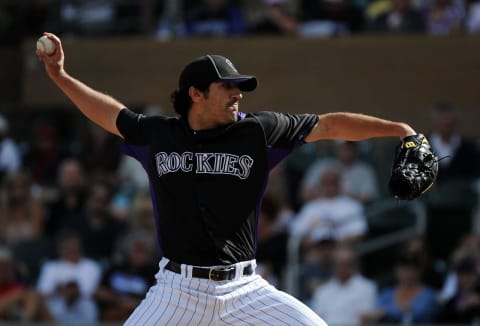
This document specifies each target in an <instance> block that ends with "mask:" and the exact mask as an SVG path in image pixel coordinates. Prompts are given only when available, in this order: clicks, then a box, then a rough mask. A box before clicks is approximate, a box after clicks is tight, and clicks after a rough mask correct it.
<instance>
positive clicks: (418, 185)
mask: <svg viewBox="0 0 480 326" xmlns="http://www.w3.org/2000/svg"><path fill="white" fill-rule="evenodd" d="M437 174H438V158H437V156H436V155H435V153H434V152H433V150H432V148H431V146H430V144H429V143H428V140H427V138H426V137H425V136H424V135H423V134H417V135H412V136H408V137H405V138H404V139H403V140H402V142H401V143H400V144H399V145H398V147H397V152H396V154H395V160H394V161H393V166H392V173H391V175H390V181H389V183H388V188H389V189H390V192H391V193H392V195H394V196H395V197H396V198H398V199H402V200H412V199H415V198H417V197H418V196H420V195H421V194H423V193H424V192H426V191H427V190H428V189H430V187H431V186H432V185H433V183H434V182H435V179H436V178H437Z"/></svg>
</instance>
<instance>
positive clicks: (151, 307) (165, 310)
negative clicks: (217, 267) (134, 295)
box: [124, 258, 327, 326]
mask: <svg viewBox="0 0 480 326" xmlns="http://www.w3.org/2000/svg"><path fill="white" fill-rule="evenodd" d="M167 263H168V259H165V258H162V260H161V261H160V264H159V265H160V271H159V272H158V273H157V274H156V275H155V277H156V279H157V284H156V285H154V286H152V287H151V288H150V290H149V291H148V293H147V295H146V298H145V299H144V300H143V301H142V302H141V303H140V305H139V306H138V307H137V308H136V309H135V311H134V312H133V313H132V314H131V315H130V317H129V318H128V320H127V321H126V322H125V324H124V326H164V325H179V326H183V325H192V326H193V325H195V326H197V325H202V326H203V325H216V326H220V325H222V326H223V325H235V326H237V325H238V326H240V325H253V326H260V325H272V326H277V325H279V326H281V325H283V326H326V325H327V324H326V323H325V322H324V321H323V320H322V319H321V318H320V317H319V316H318V315H316V314H315V313H314V312H313V311H312V310H311V309H310V308H308V307H307V306H306V305H304V304H303V303H301V302H300V301H298V300H297V299H295V298H294V297H292V296H290V295H288V294H287V293H284V292H281V291H279V290H277V289H275V288H274V287H273V286H271V285H270V284H268V282H267V281H265V280H264V279H263V278H262V277H260V276H259V275H256V274H253V275H250V276H241V271H243V267H244V266H246V265H247V264H249V263H253V264H254V265H253V266H255V261H249V262H242V263H238V264H236V271H237V272H236V275H237V277H235V279H234V280H232V281H225V282H215V281H210V280H206V279H199V278H192V277H191V275H192V274H191V271H192V267H191V266H187V265H182V274H181V275H180V274H176V273H174V272H171V271H169V270H165V265H166V264H167Z"/></svg>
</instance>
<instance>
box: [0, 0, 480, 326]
mask: <svg viewBox="0 0 480 326" xmlns="http://www.w3.org/2000/svg"><path fill="white" fill-rule="evenodd" d="M395 1H397V0H395ZM402 1H403V0H402ZM86 2H87V1H85V3H86ZM100 2H102V1H100ZM39 3H42V2H41V1H39ZM79 3H80V2H78V4H79ZM82 3H83V2H82ZM144 111H146V113H147V114H150V113H151V112H150V111H151V110H150V108H148V109H147V110H144ZM431 118H432V121H431V122H432V127H431V130H430V131H429V133H428V138H429V140H430V142H431V145H432V146H433V147H434V149H435V150H436V152H437V153H438V155H439V157H440V162H439V164H440V174H439V178H438V182H437V184H436V185H435V187H434V189H433V190H432V191H431V192H430V193H429V194H427V195H426V196H424V197H422V201H424V205H425V206H426V207H427V212H428V221H429V222H428V226H427V228H426V230H424V232H423V233H412V234H410V235H409V237H408V238H406V239H403V240H402V241H400V242H398V243H395V244H394V245H391V246H389V247H385V248H382V250H379V251H378V252H373V253H369V255H372V256H371V257H368V255H367V254H365V252H363V253H362V252H361V251H359V250H358V249H359V248H361V246H362V244H365V243H366V242H368V241H369V240H371V239H372V237H373V233H374V228H375V225H374V221H373V219H371V217H370V214H371V213H370V212H371V211H372V210H374V208H375V207H377V206H378V205H379V204H380V203H383V202H385V201H389V200H391V199H389V197H390V196H389V195H388V192H387V190H386V189H385V188H386V186H385V184H386V180H385V175H382V173H380V171H387V173H388V169H389V166H390V164H391V158H392V157H393V153H394V145H393V144H396V143H397V141H398V140H396V139H395V140H393V143H392V142H387V143H382V144H381V145H378V144H374V143H373V142H349V141H335V142H333V141H332V142H318V143H314V144H308V145H305V146H303V147H301V148H300V149H299V150H298V151H297V152H296V153H295V154H294V155H292V156H291V157H290V158H288V159H287V160H285V161H284V162H282V164H280V165H279V166H277V167H276V168H275V169H274V170H273V171H272V173H271V176H270V181H269V184H268V187H267V190H266V193H265V197H264V200H263V203H262V206H261V209H260V217H259V222H258V223H259V225H258V253H257V261H258V265H259V267H258V272H259V273H260V274H262V275H263V276H264V277H265V278H266V279H268V280H269V281H270V282H271V283H272V284H274V285H276V286H277V287H279V288H281V289H285V288H286V277H287V276H286V275H287V270H288V268H289V267H290V266H289V264H290V263H291V261H290V258H291V244H292V242H294V240H298V248H296V249H298V250H297V252H296V253H295V255H296V258H297V259H298V261H299V262H300V264H299V273H298V278H297V279H296V280H295V282H297V287H298V289H299V290H298V293H296V295H297V296H298V297H299V298H300V299H301V300H303V301H304V302H306V303H307V304H308V305H310V306H311V307H312V308H313V309H314V310H315V311H316V312H317V313H319V314H320V315H321V316H322V317H323V318H324V319H325V320H326V321H327V323H329V325H360V324H361V325H366V324H372V323H382V322H385V323H400V322H402V323H432V322H439V323H456V324H458V323H467V324H468V323H478V322H479V321H480V228H479V224H480V223H478V222H479V220H480V216H479V212H478V208H477V205H476V204H477V197H478V190H475V189H476V188H475V186H476V187H477V188H478V186H479V184H480V183H479V181H478V180H480V178H479V177H480V168H479V167H480V147H479V142H478V140H475V139H470V138H468V137H465V136H464V135H462V133H461V130H459V129H458V124H457V122H458V119H459V116H458V112H457V111H456V109H455V107H454V106H452V105H451V104H448V103H440V104H438V105H436V106H435V107H434V108H433V110H432V114H431ZM74 120H78V119H74ZM56 121H59V120H55V119H52V120H48V119H41V120H39V121H36V122H35V123H32V125H33V133H32V136H31V138H29V139H22V140H17V139H15V137H14V136H13V135H14V134H15V132H14V130H12V124H11V123H10V121H9V117H8V116H7V115H5V116H3V115H0V320H3V321H58V322H59V323H61V324H64V323H71V322H73V323H83V324H85V323H90V322H96V321H122V320H124V319H125V318H126V316H128V315H129V314H130V313H131V311H132V310H133V309H134V307H135V306H136V305H137V304H138V303H139V301H140V300H141V298H142V297H143V296H144V295H145V293H146V292H147V291H148V289H149V287H150V286H151V285H152V284H154V282H155V279H154V275H155V273H156V270H157V268H158V261H159V259H160V253H159V252H158V246H157V245H156V241H157V240H156V230H155V219H154V211H153V207H152V204H151V201H150V194H149V189H148V187H149V181H148V179H147V178H146V175H145V173H144V171H143V168H142V167H141V165H140V164H139V163H137V162H136V161H134V160H133V159H131V158H129V157H127V156H123V155H121V154H120V151H119V146H120V143H121V141H120V139H118V138H116V137H115V136H112V135H110V134H109V133H107V132H105V131H103V130H102V129H100V128H99V127H97V126H96V125H94V124H92V123H88V122H87V121H86V120H84V119H83V118H82V120H81V121H82V122H78V121H76V123H80V126H79V128H78V132H77V133H75V132H74V133H73V135H72V136H71V137H70V138H69V139H65V137H64V135H61V130H62V128H67V129H75V128H74V127H73V126H61V125H59V124H58V123H56ZM469 196H470V197H469ZM468 198H471V199H472V200H470V201H468V200H467V199H468ZM186 204H188V203H186ZM396 205H397V206H394V209H395V208H396V207H399V208H401V207H402V205H401V204H399V203H397V204H396ZM402 212H403V211H402ZM402 214H403V213H402ZM401 218H402V217H401ZM381 219H382V221H383V223H385V224H388V223H389V222H392V223H395V222H394V221H393V215H392V214H391V213H390V212H387V213H386V214H384V216H381ZM452 221H454V223H452ZM450 243H451V245H450ZM376 254H380V255H382V254H383V255H384V256H385V254H386V255H388V257H387V258H385V257H383V258H381V256H380V257H379V256H375V255H376ZM379 271H381V272H379Z"/></svg>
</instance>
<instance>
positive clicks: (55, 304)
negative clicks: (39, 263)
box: [37, 233, 101, 324]
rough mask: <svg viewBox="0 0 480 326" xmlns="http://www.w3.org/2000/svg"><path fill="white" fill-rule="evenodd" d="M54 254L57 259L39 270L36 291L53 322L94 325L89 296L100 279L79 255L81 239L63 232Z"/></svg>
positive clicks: (94, 310) (94, 266)
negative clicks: (47, 308)
mask: <svg viewBox="0 0 480 326" xmlns="http://www.w3.org/2000/svg"><path fill="white" fill-rule="evenodd" d="M57 251H58V255H59V257H58V259H56V260H53V261H47V262H46V263H45V264H44V265H43V267H42V270H41V272H40V277H39V279H38V284H37V289H38V291H39V292H40V293H41V294H42V295H43V296H44V298H45V299H46V300H47V305H48V307H49V309H50V311H51V313H52V315H53V318H54V319H55V320H56V321H57V322H59V323H62V324H65V323H93V322H96V321H97V307H96V305H95V301H94V300H93V293H94V291H95V289H96V288H97V286H98V283H99V280H100V276H101V269H100V267H99V266H98V265H97V264H96V263H95V262H94V261H92V260H91V259H89V258H87V257H85V256H84V255H83V249H82V243H81V239H80V237H79V236H78V235H76V234H73V233H63V234H62V235H61V236H60V237H59V241H58V244H57Z"/></svg>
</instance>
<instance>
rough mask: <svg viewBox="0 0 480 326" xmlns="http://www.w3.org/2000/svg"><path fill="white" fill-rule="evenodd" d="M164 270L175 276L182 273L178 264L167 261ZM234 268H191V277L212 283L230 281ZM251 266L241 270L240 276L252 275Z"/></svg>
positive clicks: (233, 276) (233, 274) (233, 275)
mask: <svg viewBox="0 0 480 326" xmlns="http://www.w3.org/2000/svg"><path fill="white" fill-rule="evenodd" d="M165 269H167V270H169V271H172V272H174V273H177V274H181V273H182V267H181V265H180V264H179V263H175V262H173V261H169V262H168V263H167V265H166V266H165ZM235 270H236V268H235V266H234V265H231V266H215V267H195V266H194V267H192V277H197V278H204V279H207V280H212V281H216V282H219V281H230V280H233V279H234V278H235ZM252 274H253V266H252V264H248V265H247V266H245V267H244V268H243V274H242V275H244V276H245V275H252Z"/></svg>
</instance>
